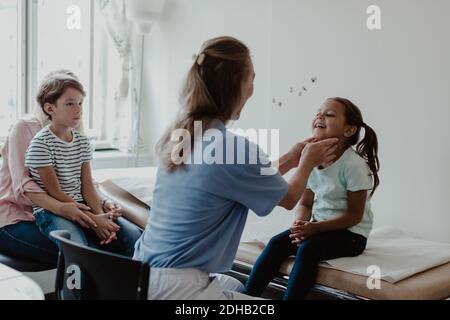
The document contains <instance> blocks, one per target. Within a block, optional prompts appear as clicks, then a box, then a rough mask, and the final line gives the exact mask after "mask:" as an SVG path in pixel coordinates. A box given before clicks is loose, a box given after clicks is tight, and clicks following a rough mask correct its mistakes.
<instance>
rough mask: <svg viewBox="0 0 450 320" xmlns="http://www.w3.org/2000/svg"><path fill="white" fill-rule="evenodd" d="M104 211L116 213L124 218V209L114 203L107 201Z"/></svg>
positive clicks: (105, 201) (104, 203)
mask: <svg viewBox="0 0 450 320" xmlns="http://www.w3.org/2000/svg"><path fill="white" fill-rule="evenodd" d="M103 211H104V212H111V211H115V212H116V213H117V214H119V215H120V216H122V212H123V208H122V207H121V206H120V205H118V204H117V203H115V202H114V201H112V200H110V199H106V200H104V201H103Z"/></svg>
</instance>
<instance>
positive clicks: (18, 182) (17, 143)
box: [8, 121, 45, 195]
mask: <svg viewBox="0 0 450 320" xmlns="http://www.w3.org/2000/svg"><path fill="white" fill-rule="evenodd" d="M36 133H37V132H34V131H33V130H32V129H31V128H30V126H29V125H28V124H27V123H26V122H25V121H19V122H18V123H17V124H16V125H15V126H14V128H13V129H12V131H11V133H10V135H9V150H8V158H9V166H10V170H11V172H12V173H13V174H12V177H11V178H12V187H13V190H14V192H15V193H19V194H21V195H25V193H26V192H33V193H39V192H45V191H43V190H42V189H41V188H40V187H39V186H38V185H37V184H36V183H35V182H34V181H33V180H32V179H31V177H30V174H29V172H28V169H27V168H26V167H25V154H26V152H27V149H28V146H29V145H30V142H31V140H32V139H33V137H34V135H35V134H36Z"/></svg>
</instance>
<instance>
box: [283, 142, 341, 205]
mask: <svg viewBox="0 0 450 320" xmlns="http://www.w3.org/2000/svg"><path fill="white" fill-rule="evenodd" d="M338 141H339V140H338V139H327V140H323V141H320V142H315V143H309V144H307V145H306V146H305V147H304V149H303V152H302V156H301V158H300V164H299V166H298V167H297V170H296V171H295V173H294V176H293V177H292V178H291V180H290V181H289V190H288V193H287V194H286V196H285V197H284V198H283V199H282V200H281V202H280V203H279V206H280V207H283V208H285V209H287V210H292V209H294V208H295V206H296V205H297V203H298V201H299V200H300V198H301V196H302V195H303V192H304V191H305V189H306V184H307V182H308V179H309V175H310V173H311V171H312V170H313V168H314V167H317V166H318V165H320V164H323V163H325V164H328V163H330V162H331V161H333V160H334V158H335V157H336V156H335V155H334V154H333V153H334V152H335V151H336V148H337V143H338Z"/></svg>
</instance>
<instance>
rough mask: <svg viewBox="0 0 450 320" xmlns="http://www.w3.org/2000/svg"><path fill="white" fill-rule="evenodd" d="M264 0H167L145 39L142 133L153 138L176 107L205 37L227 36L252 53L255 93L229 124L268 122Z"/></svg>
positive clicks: (261, 124) (267, 11) (267, 3)
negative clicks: (185, 80) (156, 21)
mask: <svg viewBox="0 0 450 320" xmlns="http://www.w3.org/2000/svg"><path fill="white" fill-rule="evenodd" d="M269 20H270V0H244V1H242V0H189V1H186V0H167V4H166V8H165V14H164V17H163V18H162V20H161V21H160V22H158V23H157V24H156V25H155V27H154V30H153V31H152V33H151V34H150V35H148V36H147V38H146V65H145V81H146V82H145V83H146V86H147V88H146V90H145V91H144V92H145V96H144V101H145V104H146V105H147V106H148V108H146V112H147V114H146V115H145V119H146V121H148V124H147V125H145V130H146V131H145V135H146V136H147V137H151V141H150V144H151V145H152V146H154V144H155V142H156V141H157V139H158V138H159V136H160V135H161V133H162V131H163V130H164V129H165V128H166V126H167V124H168V123H169V122H170V120H171V119H173V117H174V116H175V115H176V113H177V111H178V110H179V103H178V101H179V93H180V91H181V84H182V81H183V80H184V77H185V75H186V74H187V72H188V70H189V68H190V67H191V66H192V63H193V58H192V57H193V55H194V54H197V53H199V49H200V47H201V45H202V43H203V42H204V41H206V40H208V39H209V38H212V37H217V36H223V35H229V36H234V37H236V38H239V39H240V40H242V41H243V42H244V43H246V44H247V45H248V46H249V48H250V49H251V50H252V53H253V60H254V65H255V70H256V73H257V78H256V81H255V87H256V92H255V95H254V97H253V98H252V99H251V100H250V101H249V103H248V105H247V106H246V108H245V109H244V112H243V114H242V117H241V120H239V121H238V122H237V123H235V124H234V126H235V127H241V128H248V127H256V128H265V127H266V126H267V123H268V94H269V48H268V45H269V27H270V26H269V23H268V21H269Z"/></svg>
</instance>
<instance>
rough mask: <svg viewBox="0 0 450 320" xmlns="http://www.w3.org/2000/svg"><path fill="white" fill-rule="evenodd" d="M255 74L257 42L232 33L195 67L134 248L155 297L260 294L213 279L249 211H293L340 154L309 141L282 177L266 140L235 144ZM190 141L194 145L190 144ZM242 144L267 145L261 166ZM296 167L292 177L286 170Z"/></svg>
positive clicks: (208, 46)
mask: <svg viewBox="0 0 450 320" xmlns="http://www.w3.org/2000/svg"><path fill="white" fill-rule="evenodd" d="M254 77H255V73H254V70H253V64H252V61H251V58H250V52H249V50H248V48H247V47H246V46H245V45H244V44H243V43H241V42H240V41H239V40H236V39H234V38H231V37H221V38H215V39H212V40H209V41H207V42H206V43H205V44H204V45H203V47H202V50H201V53H200V54H199V55H198V58H197V60H196V61H195V63H194V65H193V66H192V68H191V70H190V71H189V74H188V76H187V80H186V83H185V86H184V91H183V94H182V98H183V109H182V111H181V114H180V116H179V118H178V119H177V120H176V121H175V122H174V124H173V125H172V126H171V128H170V129H169V130H168V131H167V133H166V134H165V135H164V137H163V138H162V139H161V141H160V143H159V146H158V151H159V155H160V158H161V159H160V160H161V166H160V168H159V170H158V174H157V181H156V186H155V189H154V196H153V203H152V209H151V213H150V219H149V226H148V227H147V228H146V230H145V231H144V233H143V235H142V236H141V238H140V239H139V240H138V242H137V243H136V250H135V254H134V259H136V260H140V261H144V262H148V263H149V264H150V266H151V268H152V270H151V277H150V283H149V298H150V299H214V300H216V299H245V298H250V297H247V296H245V295H243V294H240V293H236V292H227V291H226V290H224V288H223V286H222V285H221V283H220V281H219V280H218V279H217V278H216V277H214V276H211V274H213V273H223V272H227V271H229V270H230V268H231V266H232V263H233V260H234V258H235V255H236V251H237V248H238V245H239V241H240V238H241V235H242V231H243V229H244V225H245V222H246V219H247V214H248V211H249V209H251V210H252V211H254V212H255V213H256V214H257V215H260V216H266V215H268V214H269V213H270V212H271V211H272V210H273V208H274V207H275V206H277V205H279V206H282V207H284V208H286V209H288V210H292V209H293V208H294V207H295V205H296V204H297V202H298V201H299V199H300V197H301V195H302V193H303V191H304V190H305V186H306V182H307V179H308V176H309V174H310V172H311V170H312V168H313V167H315V166H317V165H319V164H321V163H325V162H329V161H331V160H332V159H333V156H332V153H333V151H334V150H335V148H336V146H335V144H336V141H335V140H327V141H323V142H320V143H310V144H307V142H304V143H299V144H297V145H296V146H295V147H294V148H293V149H292V150H291V151H290V152H289V153H288V154H286V155H285V156H283V157H282V158H281V159H280V160H279V173H278V172H275V170H272V171H273V172H272V174H268V172H270V162H269V161H268V159H267V156H266V155H264V153H263V152H262V151H261V150H260V149H259V148H257V146H255V145H253V144H251V143H250V142H249V141H248V140H244V141H243V142H244V143H243V144H242V143H237V144H236V143H234V142H235V141H236V140H239V138H238V137H236V136H235V135H233V134H232V133H230V132H229V131H228V130H227V129H226V127H225V125H226V124H227V123H228V122H229V121H231V120H236V119H238V118H239V116H240V113H241V111H242V108H243V107H244V105H245V103H246V101H247V100H248V99H249V98H250V97H251V96H252V94H253V80H254ZM199 129H201V130H199ZM208 129H210V130H209V132H210V133H211V136H214V138H212V137H211V136H210V135H209V133H207V132H208V131H207V130H208ZM211 129H213V130H211ZM199 131H203V132H205V131H207V132H205V134H204V135H202V134H199ZM180 137H184V138H186V137H188V138H189V143H187V144H186V143H184V142H183V143H180V142H179V140H178V138H180ZM203 140H209V141H212V142H211V143H209V144H207V145H204V143H203ZM232 142H233V143H232ZM241 142H242V140H241ZM239 145H244V146H245V150H248V151H249V152H254V151H257V153H258V154H259V161H258V163H256V164H253V162H252V163H250V162H251V161H245V162H244V163H242V161H239V160H242V159H243V158H242V150H240V149H239ZM211 150H214V152H211ZM245 150H244V152H246V151H245ZM198 155H200V156H203V161H198ZM218 155H222V159H227V164H226V165H225V164H219V163H224V161H222V162H221V161H220V159H219V161H217V159H218ZM300 155H301V157H300ZM219 158H220V157H219ZM247 158H250V157H247V156H245V157H244V159H246V160H248V159H247ZM229 163H232V164H229ZM264 164H265V165H264ZM293 168H297V170H296V172H295V174H294V175H293V177H292V178H291V179H290V181H289V183H288V182H286V181H285V180H284V179H283V178H282V177H281V175H282V174H284V173H286V172H287V171H289V170H290V169H293Z"/></svg>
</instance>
